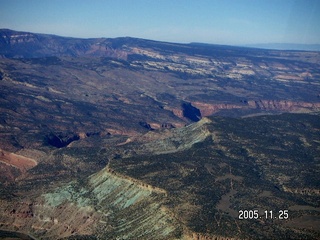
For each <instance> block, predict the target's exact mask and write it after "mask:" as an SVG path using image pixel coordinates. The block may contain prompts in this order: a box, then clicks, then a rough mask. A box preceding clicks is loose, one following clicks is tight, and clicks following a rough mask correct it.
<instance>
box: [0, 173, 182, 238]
mask: <svg viewBox="0 0 320 240" xmlns="http://www.w3.org/2000/svg"><path fill="white" fill-rule="evenodd" d="M165 194H166V193H165V191H164V190H162V189H159V188H156V187H153V186H150V185H148V184H145V183H143V182H141V181H138V180H135V179H133V178H129V177H125V176H123V175H121V174H118V173H116V172H114V171H113V170H112V169H108V168H106V169H103V170H101V171H100V172H98V173H96V174H94V175H92V176H91V177H90V178H89V179H87V180H84V181H82V182H71V183H69V184H67V185H64V186H61V187H60V188H58V189H56V190H55V191H54V192H50V193H47V194H44V195H43V196H42V197H39V198H38V199H36V200H33V201H30V200H26V201H22V202H16V203H10V202H6V201H2V202H1V207H0V210H1V211H0V226H1V228H2V229H7V230H10V231H18V232H23V233H27V234H29V235H31V236H35V237H41V238H45V239H58V238H61V237H71V236H88V237H89V236H90V235H92V234H94V235H95V236H96V237H98V238H99V239H106V238H108V239H109V238H110V239H117V238H119V237H121V238H124V237H125V238H128V239H172V238H175V237H174V236H180V234H181V229H180V224H179V223H178V222H177V221H176V220H175V219H174V218H173V217H172V216H171V213H170V212H169V210H167V209H166V208H165V207H164V206H162V205H163V201H164V200H165V198H164V197H165Z"/></svg>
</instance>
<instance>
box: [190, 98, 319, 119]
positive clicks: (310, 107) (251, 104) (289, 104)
mask: <svg viewBox="0 0 320 240" xmlns="http://www.w3.org/2000/svg"><path fill="white" fill-rule="evenodd" d="M192 104H193V105H194V106H196V107H197V108H199V109H200V112H201V115H202V116H210V115H212V114H214V113H217V112H219V111H221V110H230V109H254V110H263V111H276V112H316V111H319V110H320V103H318V102H315V103H310V102H299V101H290V100H249V101H245V103H242V104H231V103H217V104H214V103H203V102H193V103H192Z"/></svg>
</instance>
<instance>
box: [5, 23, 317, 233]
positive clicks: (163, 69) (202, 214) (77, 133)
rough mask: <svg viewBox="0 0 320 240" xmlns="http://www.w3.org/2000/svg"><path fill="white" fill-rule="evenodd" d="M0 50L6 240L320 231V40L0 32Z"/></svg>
mask: <svg viewBox="0 0 320 240" xmlns="http://www.w3.org/2000/svg"><path fill="white" fill-rule="evenodd" d="M0 56H1V59H0V96H1V97H0V113H1V115H0V173H1V174H0V192H1V193H0V201H1V204H0V230H2V231H0V238H1V235H3V236H7V235H8V234H9V235H10V232H12V233H11V234H12V236H15V235H17V234H18V235H19V234H20V233H21V234H27V235H29V236H30V237H31V238H35V239H106V238H107V239H257V238H259V239H274V238H282V239H284V238H291V239H318V238H320V229H319V226H320V206H319V199H320V196H319V194H320V186H319V182H320V179H319V171H320V169H319V160H320V159H319V153H320V135H319V132H320V125H319V124H320V115H319V109H320V82H319V79H320V53H319V52H311V51H278V50H264V49H252V48H244V47H231V46H221V45H206V44H198V43H192V44H176V43H168V42H157V41H151V40H145V39H136V38H129V37H127V38H115V39H107V38H97V39H76V38H67V37H60V36H54V35H44V34H35V33H27V32H17V31H12V30H9V29H2V30H0ZM241 210H248V211H250V210H252V211H253V210H258V212H259V216H258V217H257V218H252V219H239V215H240V212H239V211H241ZM265 211H267V213H265ZM270 211H272V217H271V216H270ZM279 211H287V212H288V216H287V215H285V214H283V212H282V213H281V216H280V212H279ZM281 218H282V219H281ZM8 231H9V233H8Z"/></svg>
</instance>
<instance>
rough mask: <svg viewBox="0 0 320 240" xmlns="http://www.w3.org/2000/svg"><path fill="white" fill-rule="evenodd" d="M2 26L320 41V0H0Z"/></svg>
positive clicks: (84, 33) (86, 33)
mask: <svg viewBox="0 0 320 240" xmlns="http://www.w3.org/2000/svg"><path fill="white" fill-rule="evenodd" d="M0 4H1V6H2V7H1V14H0V28H8V29H12V30H16V31H27V32H35V33H44V34H54V35H59V36H67V37H80V38H98V37H105V38H114V37H126V36H129V37H136V38H144V39H151V40H158V41H167V42H176V43H191V42H201V43H209V44H223V45H247V44H250V45H251V44H267V43H272V44H274V43H277V44H278V43H281V44H283V43H290V44H320V29H319V28H318V26H317V24H318V23H319V22H320V16H319V14H317V13H318V12H319V11H320V1H317V0H310V1H301V0H283V1H276V0H270V1H263V0H256V1H253V0H238V1H235V0H228V1H207V0H203V1H181V0H178V1H167V0H163V1H146V0H136V1H129V0H123V1H113V0H110V1H94V2H92V1H88V0H79V1H60V0H56V1H46V0H44V1H39V0H30V1H22V0H12V1H4V0H0Z"/></svg>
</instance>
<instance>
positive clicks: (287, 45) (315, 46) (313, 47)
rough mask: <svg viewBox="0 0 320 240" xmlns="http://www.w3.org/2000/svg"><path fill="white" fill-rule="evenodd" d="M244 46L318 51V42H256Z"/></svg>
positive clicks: (319, 48) (319, 49)
mask: <svg viewBox="0 0 320 240" xmlns="http://www.w3.org/2000/svg"><path fill="white" fill-rule="evenodd" d="M244 47H253V48H263V49H276V50H302V51H320V44H299V43H258V44H248V45H244Z"/></svg>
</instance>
